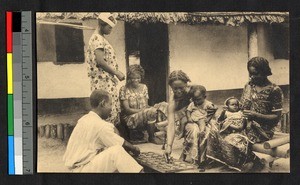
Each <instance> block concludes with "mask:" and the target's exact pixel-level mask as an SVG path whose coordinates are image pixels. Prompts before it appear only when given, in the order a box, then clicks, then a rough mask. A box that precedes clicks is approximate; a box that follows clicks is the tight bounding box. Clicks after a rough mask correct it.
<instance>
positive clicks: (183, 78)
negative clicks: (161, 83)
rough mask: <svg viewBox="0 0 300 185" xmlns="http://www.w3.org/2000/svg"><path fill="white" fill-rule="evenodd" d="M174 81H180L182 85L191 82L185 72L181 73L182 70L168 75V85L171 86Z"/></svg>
mask: <svg viewBox="0 0 300 185" xmlns="http://www.w3.org/2000/svg"><path fill="white" fill-rule="evenodd" d="M176 80H181V81H183V82H184V83H188V82H190V81H191V80H190V78H189V77H188V75H187V74H186V73H185V72H183V71H182V70H176V71H173V72H172V73H171V74H170V75H169V79H168V84H169V85H171V84H172V83H173V82H174V81H176Z"/></svg>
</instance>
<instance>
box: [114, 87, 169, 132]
mask: <svg viewBox="0 0 300 185" xmlns="http://www.w3.org/2000/svg"><path fill="white" fill-rule="evenodd" d="M140 85H141V88H140V91H138V92H136V91H133V90H132V89H131V88H128V87H126V86H123V87H121V89H120V100H121V101H124V100H128V103H129V107H130V108H132V109H142V110H141V111H140V112H138V113H135V114H132V115H126V114H125V113H122V116H121V117H122V119H123V120H124V121H125V122H126V124H127V126H128V128H129V129H136V128H138V129H142V130H144V129H145V127H146V124H148V123H149V122H156V121H157V120H156V119H157V113H158V111H160V113H162V114H163V115H166V111H167V106H168V105H167V103H165V102H161V103H158V104H155V105H154V106H153V107H149V105H148V99H149V96H148V88H147V86H146V85H145V84H140ZM122 112H124V111H123V110H122Z"/></svg>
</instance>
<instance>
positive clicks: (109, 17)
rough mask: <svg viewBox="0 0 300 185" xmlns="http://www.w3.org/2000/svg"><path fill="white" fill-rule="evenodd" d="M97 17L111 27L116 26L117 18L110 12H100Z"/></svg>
mask: <svg viewBox="0 0 300 185" xmlns="http://www.w3.org/2000/svg"><path fill="white" fill-rule="evenodd" d="M98 19H100V20H102V21H103V22H105V23H107V24H108V25H110V26H111V27H112V28H113V27H115V26H116V24H117V20H116V19H115V17H114V16H113V14H111V13H100V14H99V16H98Z"/></svg>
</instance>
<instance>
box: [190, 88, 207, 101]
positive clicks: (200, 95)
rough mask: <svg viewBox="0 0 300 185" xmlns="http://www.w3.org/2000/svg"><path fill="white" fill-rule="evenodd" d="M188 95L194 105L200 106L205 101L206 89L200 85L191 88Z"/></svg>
mask: <svg viewBox="0 0 300 185" xmlns="http://www.w3.org/2000/svg"><path fill="white" fill-rule="evenodd" d="M190 93H191V95H192V100H193V102H194V104H195V105H202V104H203V102H204V100H205V99H206V89H205V87H204V86H202V85H195V86H192V87H191V91H190Z"/></svg>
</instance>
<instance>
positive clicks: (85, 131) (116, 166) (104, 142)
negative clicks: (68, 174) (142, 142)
mask: <svg viewBox="0 0 300 185" xmlns="http://www.w3.org/2000/svg"><path fill="white" fill-rule="evenodd" d="M90 103H91V107H92V110H91V111H90V112H89V113H88V114H86V115H84V116H83V117H81V118H80V119H79V120H78V123H77V125H76V126H75V128H74V130H73V132H72V134H71V137H70V139H69V141H68V145H67V149H66V152H65V155H64V157H63V160H64V162H65V165H66V166H67V167H68V168H69V169H70V170H71V171H72V172H79V173H80V172H83V173H86V172H90V173H97V172H98V173H112V172H116V171H118V172H122V173H138V172H143V167H142V166H140V165H139V164H138V163H137V162H136V161H135V160H134V159H133V157H132V156H131V155H130V154H129V153H127V152H126V151H128V152H131V153H132V154H133V155H139V154H140V150H139V148H138V147H135V146H133V145H131V144H130V143H129V142H127V141H125V140H124V139H123V138H122V137H120V136H119V135H118V134H116V133H115V131H114V130H115V128H114V125H113V124H112V123H109V122H106V121H105V119H106V118H107V117H108V116H109V115H110V113H111V110H112V100H111V96H110V95H109V93H108V92H106V91H104V90H95V91H93V92H92V94H91V96H90Z"/></svg>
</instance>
